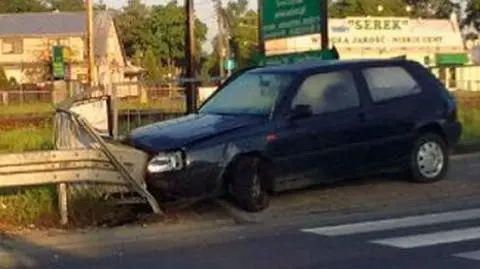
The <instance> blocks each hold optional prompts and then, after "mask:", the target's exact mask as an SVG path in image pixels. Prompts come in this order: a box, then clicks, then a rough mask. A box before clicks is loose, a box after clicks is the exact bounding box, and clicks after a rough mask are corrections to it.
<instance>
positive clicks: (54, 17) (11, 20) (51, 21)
mask: <svg viewBox="0 0 480 269" xmlns="http://www.w3.org/2000/svg"><path fill="white" fill-rule="evenodd" d="M112 20H113V17H112V16H111V15H110V13H109V12H108V11H98V12H95V15H94V23H93V25H94V26H93V28H94V39H95V40H94V50H95V54H96V55H97V56H99V55H105V53H106V50H107V39H108V31H109V30H110V27H111V22H112ZM85 27H86V24H85V12H43V13H17V14H0V37H6V36H24V37H25V36H43V35H84V33H85Z"/></svg>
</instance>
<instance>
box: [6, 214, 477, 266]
mask: <svg viewBox="0 0 480 269" xmlns="http://www.w3.org/2000/svg"><path fill="white" fill-rule="evenodd" d="M323 223H325V220H322V218H321V216H317V217H309V218H308V219H302V220H300V221H298V222H296V223H284V224H282V225H280V224H276V225H273V224H267V223H264V224H257V225H247V226H231V227H224V228H218V229H210V230H205V231H202V232H192V233H184V234H177V235H171V236H168V235H165V236H162V235H155V234H149V235H148V234H147V233H145V234H143V235H142V234H141V232H139V233H138V234H137V235H136V236H135V235H130V236H129V239H128V240H127V239H125V238H127V237H125V238H122V235H121V233H118V234H117V235H118V239H119V240H118V241H116V242H113V243H111V244H109V243H108V242H104V243H105V244H104V245H101V244H99V243H101V242H98V241H97V242H96V244H89V243H88V240H87V242H84V243H83V244H75V242H71V243H72V245H71V246H70V247H66V248H61V247H60V246H59V248H58V249H57V250H52V249H40V248H39V247H32V246H30V248H29V247H27V246H23V247H19V246H18V245H17V246H14V245H10V249H8V248H6V247H5V244H4V252H5V253H10V254H12V253H13V254H15V258H16V261H12V263H11V264H10V268H21V267H20V266H19V264H23V265H24V266H26V267H36V268H61V269H71V268H118V269H125V268H136V269H140V268H162V269H166V268H172V269H183V268H195V269H216V268H219V269H224V268H229V269H235V268H239V269H240V268H241V269H245V268H265V269H266V268H291V269H310V268H311V269H314V268H315V269H318V268H329V269H343V268H345V269H347V268H348V269H351V268H355V269H362V268H365V269H376V268H378V269H396V268H398V269H405V268H409V269H416V268H418V269H429V268H432V269H433V268H435V269H443V268H445V269H451V268H455V269H469V268H472V269H478V268H480V208H477V209H466V210H461V211H452V212H440V213H434V214H428V215H416V216H402V217H400V218H398V217H397V218H389V219H385V218H380V219H376V220H368V221H363V222H348V223H340V224H334V225H327V226H326V225H324V224H323ZM67 241H68V240H65V241H64V242H63V243H59V245H60V244H65V243H67ZM92 243H93V241H92ZM0 245H2V244H0ZM51 248H54V247H51ZM29 249H30V250H29ZM60 249H61V250H60ZM22 250H23V252H22ZM0 253H1V252H0ZM1 255H2V254H0V261H3V265H4V266H6V262H5V261H6V259H7V256H4V258H2V256H1ZM10 258H11V257H10ZM14 262H16V264H15V263H14ZM0 264H1V263H0ZM0 268H2V267H1V266H0ZM5 268H8V267H5Z"/></svg>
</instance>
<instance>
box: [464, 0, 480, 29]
mask: <svg viewBox="0 0 480 269" xmlns="http://www.w3.org/2000/svg"><path fill="white" fill-rule="evenodd" d="M465 13H466V14H465V15H466V16H465V20H464V21H463V25H472V26H473V27H474V28H475V29H476V30H477V31H479V30H480V0H469V1H468V2H467V8H466V10H465Z"/></svg>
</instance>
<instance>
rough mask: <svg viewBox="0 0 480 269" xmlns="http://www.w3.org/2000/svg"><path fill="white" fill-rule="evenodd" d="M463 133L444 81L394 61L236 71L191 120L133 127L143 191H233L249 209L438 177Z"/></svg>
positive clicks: (185, 194)
mask: <svg viewBox="0 0 480 269" xmlns="http://www.w3.org/2000/svg"><path fill="white" fill-rule="evenodd" d="M461 131H462V126H461V124H460V123H459V122H458V120H457V106H456V103H455V100H454V98H453V97H452V96H451V95H450V94H449V92H448V91H447V89H446V88H445V86H444V85H443V84H442V83H441V82H440V81H439V80H438V79H437V78H436V77H435V76H433V75H432V74H431V73H430V71H429V70H427V69H426V68H424V67H423V66H422V65H420V64H419V63H417V62H414V61H409V60H404V59H384V60H383V59H381V60H379V59H375V60H348V61H346V60H342V61H337V60H335V61H312V62H304V63H298V64H290V65H279V66H271V67H258V68H253V69H248V70H245V71H244V72H241V73H238V74H236V75H234V76H232V77H231V78H230V79H229V80H227V81H226V82H225V83H224V84H223V85H222V86H221V87H220V88H219V89H218V90H217V91H216V92H215V93H214V94H213V95H212V96H211V97H210V98H209V99H208V100H207V101H206V102H204V104H203V105H202V106H201V107H200V108H199V109H198V111H197V112H196V113H194V114H190V115H186V116H184V117H181V118H178V119H174V120H168V121H164V122H158V123H154V124H151V125H147V126H144V127H141V128H138V129H136V130H134V131H132V132H131V134H130V135H129V136H128V139H127V141H128V143H129V144H130V145H132V146H134V147H136V148H138V149H141V150H143V151H146V152H148V153H149V154H150V156H151V159H150V162H149V164H148V167H147V175H146V180H147V185H148V188H149V189H150V190H151V191H152V192H153V193H155V194H159V195H161V197H164V198H165V197H167V198H169V199H171V198H173V199H184V198H201V197H216V196H221V195H231V196H232V197H233V198H234V200H235V201H236V203H237V205H238V206H239V207H240V208H242V209H244V210H246V211H250V212H258V211H261V210H263V209H264V208H266V207H268V204H269V195H271V194H272V193H277V192H281V191H285V190H291V189H296V188H304V187H308V186H312V185H316V184H320V183H322V182H323V183H325V182H328V181H333V180H339V179H346V178H352V177H359V176H366V175H373V174H378V173H382V172H398V173H404V174H405V175H408V178H409V179H411V180H413V181H416V182H423V183H429V182H435V181H439V180H441V179H444V178H445V175H446V173H447V170H448V166H449V149H450V148H452V147H453V146H454V145H455V144H456V143H457V142H458V140H459V137H460V135H461Z"/></svg>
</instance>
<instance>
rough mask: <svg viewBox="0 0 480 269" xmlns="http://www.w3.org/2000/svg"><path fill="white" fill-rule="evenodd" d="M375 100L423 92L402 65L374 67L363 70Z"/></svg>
mask: <svg viewBox="0 0 480 269" xmlns="http://www.w3.org/2000/svg"><path fill="white" fill-rule="evenodd" d="M362 73H363V76H364V77H365V79H366V81H367V84H368V88H369V91H370V94H371V96H372V99H373V101H374V102H381V101H387V100H390V99H394V98H398V97H404V96H409V95H415V94H418V93H420V92H421V88H420V86H419V84H418V83H417V82H416V81H415V79H414V78H413V77H412V76H411V75H410V74H409V73H408V72H407V71H406V70H405V69H404V68H403V67H400V66H389V67H373V68H367V69H365V70H363V71H362Z"/></svg>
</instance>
